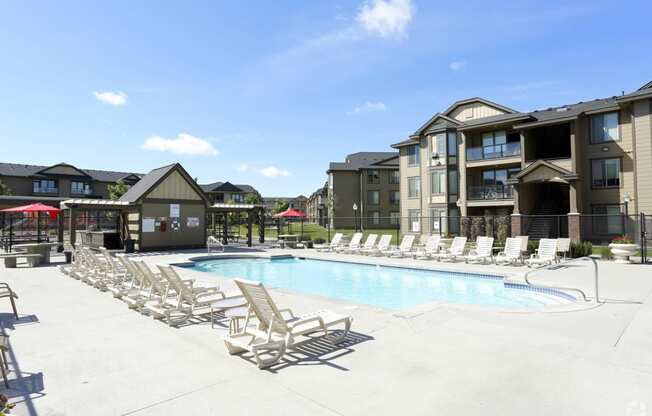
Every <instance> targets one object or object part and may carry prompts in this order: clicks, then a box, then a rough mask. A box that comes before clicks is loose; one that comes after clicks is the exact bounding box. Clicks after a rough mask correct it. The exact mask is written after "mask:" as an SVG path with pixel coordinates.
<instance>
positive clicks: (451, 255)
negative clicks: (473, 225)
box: [435, 237, 466, 261]
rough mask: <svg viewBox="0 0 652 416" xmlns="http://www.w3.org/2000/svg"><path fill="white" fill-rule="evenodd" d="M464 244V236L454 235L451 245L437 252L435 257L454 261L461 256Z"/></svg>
mask: <svg viewBox="0 0 652 416" xmlns="http://www.w3.org/2000/svg"><path fill="white" fill-rule="evenodd" d="M465 246H466V237H455V238H454V239H453V242H452V243H451V246H450V247H449V248H448V249H447V250H444V251H443V252H440V253H439V254H437V255H436V256H435V258H436V259H437V260H442V261H455V260H457V258H458V257H462V255H463V254H464V247H465Z"/></svg>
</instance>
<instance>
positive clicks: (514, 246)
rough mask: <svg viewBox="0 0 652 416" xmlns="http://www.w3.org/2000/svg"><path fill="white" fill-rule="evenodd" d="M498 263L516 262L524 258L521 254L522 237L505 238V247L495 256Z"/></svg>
mask: <svg viewBox="0 0 652 416" xmlns="http://www.w3.org/2000/svg"><path fill="white" fill-rule="evenodd" d="M494 260H495V262H496V264H516V263H518V262H519V261H522V260H523V256H522V254H521V239H520V238H518V237H509V238H508V239H507V240H505V248H504V249H503V251H501V252H500V253H498V255H497V256H496V257H495V259H494Z"/></svg>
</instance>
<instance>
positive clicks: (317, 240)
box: [313, 237, 326, 244]
mask: <svg viewBox="0 0 652 416" xmlns="http://www.w3.org/2000/svg"><path fill="white" fill-rule="evenodd" d="M313 241H314V242H315V244H324V243H326V240H325V239H323V238H321V237H317V238H315V239H314V240H313Z"/></svg>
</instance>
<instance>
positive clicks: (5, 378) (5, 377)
mask: <svg viewBox="0 0 652 416" xmlns="http://www.w3.org/2000/svg"><path fill="white" fill-rule="evenodd" d="M3 355H4V354H3ZM3 361H4V362H3V363H0V369H1V370H2V378H3V379H4V381H5V387H7V388H9V381H8V380H7V370H6V368H5V366H6V365H7V361H6V359H4V358H3Z"/></svg>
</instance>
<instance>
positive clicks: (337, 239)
mask: <svg viewBox="0 0 652 416" xmlns="http://www.w3.org/2000/svg"><path fill="white" fill-rule="evenodd" d="M343 236H344V234H342V233H335V235H334V236H333V238H332V239H331V242H330V244H328V245H327V244H320V245H316V246H314V248H316V249H317V251H322V252H331V251H335V250H336V249H337V248H338V247H339V246H340V244H342V237H343Z"/></svg>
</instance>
